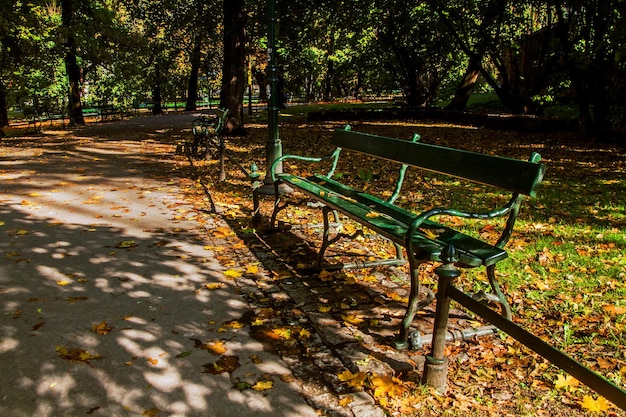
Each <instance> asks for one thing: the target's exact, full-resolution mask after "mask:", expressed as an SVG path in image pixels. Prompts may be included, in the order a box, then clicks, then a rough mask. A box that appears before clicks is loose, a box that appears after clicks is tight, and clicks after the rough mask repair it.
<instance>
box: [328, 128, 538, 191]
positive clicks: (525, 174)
mask: <svg viewBox="0 0 626 417" xmlns="http://www.w3.org/2000/svg"><path fill="white" fill-rule="evenodd" d="M331 142H332V144H333V145H334V146H337V147H340V148H343V149H349V150H353V151H357V152H361V153H366V154H369V155H374V156H377V157H379V158H383V159H388V160H391V161H395V162H399V163H401V164H407V165H411V166H414V167H417V168H421V169H425V170H427V171H431V172H436V173H440V174H446V175H450V176H453V177H457V178H461V179H465V180H469V181H473V182H476V183H480V184H486V185H490V186H494V187H497V188H501V189H505V190H509V191H512V192H514V193H519V194H525V195H529V196H534V195H535V188H536V187H537V185H538V184H539V183H540V182H541V179H542V178H543V175H544V172H545V165H543V164H541V163H539V160H540V156H539V154H538V153H536V152H534V153H533V154H532V155H531V157H530V159H529V161H522V160H519V159H512V158H505V157H501V156H495V155H487V154H482V153H478V152H471V151H466V150H462V149H454V148H447V147H443V146H437V145H430V144H425V143H420V142H417V141H408V140H401V139H394V138H387V137H384V136H377V135H370V134H367V133H359V132H353V131H351V130H350V127H349V126H347V127H346V128H345V129H337V130H335V133H334V135H333V138H332V141H331Z"/></svg>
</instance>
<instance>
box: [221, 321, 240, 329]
mask: <svg viewBox="0 0 626 417" xmlns="http://www.w3.org/2000/svg"><path fill="white" fill-rule="evenodd" d="M224 326H226V327H230V328H231V329H241V328H242V327H244V326H245V324H243V323H240V322H238V321H237V320H231V321H227V322H224Z"/></svg>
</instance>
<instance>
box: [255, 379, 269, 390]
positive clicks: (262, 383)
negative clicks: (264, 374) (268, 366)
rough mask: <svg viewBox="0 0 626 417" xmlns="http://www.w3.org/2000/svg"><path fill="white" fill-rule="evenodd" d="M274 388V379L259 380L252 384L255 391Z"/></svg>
mask: <svg viewBox="0 0 626 417" xmlns="http://www.w3.org/2000/svg"><path fill="white" fill-rule="evenodd" d="M272 388H274V382H273V381H258V382H257V383H256V384H254V385H253V386H252V389H253V390H255V391H266V390H268V389H272Z"/></svg>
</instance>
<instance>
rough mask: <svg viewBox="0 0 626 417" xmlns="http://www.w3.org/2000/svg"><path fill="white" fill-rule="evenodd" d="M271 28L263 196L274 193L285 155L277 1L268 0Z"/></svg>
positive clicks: (269, 33) (269, 32)
mask: <svg viewBox="0 0 626 417" xmlns="http://www.w3.org/2000/svg"><path fill="white" fill-rule="evenodd" d="M268 9H269V28H268V50H267V52H268V60H269V62H268V77H269V82H270V83H269V84H270V98H269V101H268V106H267V124H268V136H267V144H266V146H265V151H266V152H265V154H266V160H267V170H266V175H265V180H264V181H263V186H262V187H261V188H260V189H259V192H261V193H262V194H273V193H274V182H273V181H272V173H271V172H270V171H271V169H272V163H273V162H274V160H276V158H279V157H281V156H282V154H283V148H282V144H281V141H280V135H279V132H278V112H279V110H280V98H279V96H278V94H279V91H278V65H277V64H276V0H268ZM282 171H283V167H282V165H281V164H278V165H277V166H276V169H275V172H277V173H280V172H282Z"/></svg>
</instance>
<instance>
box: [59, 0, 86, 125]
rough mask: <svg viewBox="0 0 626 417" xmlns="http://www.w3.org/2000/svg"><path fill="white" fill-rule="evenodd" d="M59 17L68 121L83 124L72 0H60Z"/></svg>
mask: <svg viewBox="0 0 626 417" xmlns="http://www.w3.org/2000/svg"><path fill="white" fill-rule="evenodd" d="M61 19H62V28H63V34H64V42H63V45H64V46H65V70H66V72H67V79H68V83H69V104H70V123H73V124H78V125H84V124H85V119H84V118H83V107H82V104H81V101H80V67H79V66H78V61H77V59H76V42H75V39H74V28H73V25H74V0H61Z"/></svg>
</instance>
